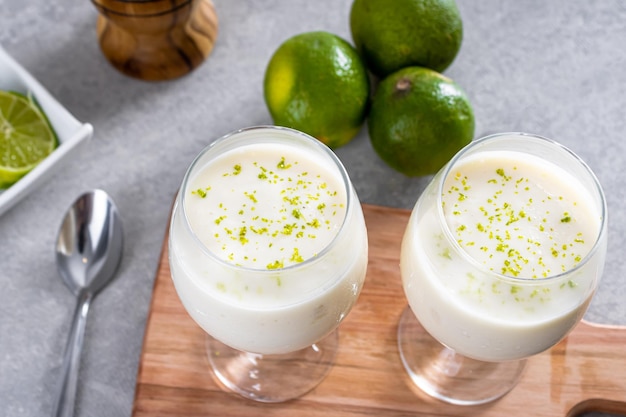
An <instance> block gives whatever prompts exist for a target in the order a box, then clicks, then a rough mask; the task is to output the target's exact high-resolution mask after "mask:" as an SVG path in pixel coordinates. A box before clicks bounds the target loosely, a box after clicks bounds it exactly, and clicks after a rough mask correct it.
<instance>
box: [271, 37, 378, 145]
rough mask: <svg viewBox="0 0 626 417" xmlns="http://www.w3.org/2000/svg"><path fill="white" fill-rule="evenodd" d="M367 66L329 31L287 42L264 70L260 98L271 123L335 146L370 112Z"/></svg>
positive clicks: (343, 140)
mask: <svg viewBox="0 0 626 417" xmlns="http://www.w3.org/2000/svg"><path fill="white" fill-rule="evenodd" d="M369 92H370V84H369V78H368V75H367V69H366V68H365V65H364V64H363V61H362V60H361V57H360V56H359V55H358V53H357V52H356V50H355V49H354V47H353V46H352V45H350V44H349V43H348V42H347V41H345V40H344V39H342V38H340V37H339V36H336V35H333V34H331V33H328V32H321V31H320V32H307V33H302V34H299V35H296V36H294V37H292V38H289V39H288V40H286V41H285V42H284V43H283V44H281V45H280V46H279V48H278V49H277V50H276V51H275V52H274V54H273V56H272V58H271V59H270V62H269V64H268V66H267V69H266V71H265V80H264V97H265V102H266V104H267V107H268V110H269V112H270V114H271V116H272V118H273V120H274V124H276V125H281V126H287V127H291V128H293V129H297V130H300V131H302V132H305V133H308V134H309V135H311V136H313V137H315V138H317V139H319V140H320V141H321V142H323V143H325V144H326V145H328V146H330V147H331V148H337V147H339V146H342V145H344V144H346V143H347V142H349V141H350V140H351V139H352V138H353V137H354V136H356V134H357V133H358V131H359V130H360V128H361V126H362V125H363V122H364V120H365V116H366V114H367V110H368V104H369Z"/></svg>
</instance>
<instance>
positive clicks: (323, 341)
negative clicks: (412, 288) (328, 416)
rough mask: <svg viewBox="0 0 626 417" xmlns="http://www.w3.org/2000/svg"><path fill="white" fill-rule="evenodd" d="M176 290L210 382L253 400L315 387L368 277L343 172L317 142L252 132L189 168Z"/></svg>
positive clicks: (362, 237) (356, 212)
mask: <svg viewBox="0 0 626 417" xmlns="http://www.w3.org/2000/svg"><path fill="white" fill-rule="evenodd" d="M169 256H170V258H169V260H170V267H171V273H172V279H173V282H174V285H175V288H176V291H177V293H178V296H179V298H180V300H181V301H182V303H183V305H184V307H185V309H186V310H187V312H188V313H189V315H190V316H191V317H192V318H193V319H194V320H195V321H196V323H198V325H199V326H200V327H202V329H204V330H205V331H206V333H207V334H208V336H207V337H208V339H207V340H208V341H207V351H208V358H209V362H210V365H211V368H212V371H213V374H214V376H215V377H216V378H217V379H218V380H219V381H220V382H221V383H222V384H223V385H225V386H226V387H227V388H229V389H231V390H232V391H234V392H236V393H238V394H240V395H242V396H244V397H246V398H249V399H252V400H256V401H261V402H282V401H286V400H289V399H292V398H296V397H299V396H301V395H303V394H304V393H306V392H308V391H310V390H311V389H312V388H314V387H315V386H316V385H317V384H319V383H320V382H321V381H322V380H323V379H324V377H325V376H326V375H327V373H328V372H329V370H330V369H331V367H332V364H333V360H334V357H335V352H336V350H337V348H338V336H337V331H336V329H337V327H338V326H339V324H340V323H341V322H342V320H343V319H344V318H345V317H346V315H347V314H348V313H349V311H350V310H351V308H352V306H353V305H354V303H355V302H356V300H357V298H358V296H359V294H360V291H361V288H362V286H363V282H364V279H365V273H366V269H367V260H368V242H367V231H366V227H365V221H364V218H363V212H362V209H361V205H360V203H359V200H358V197H357V195H356V192H355V190H354V187H353V186H352V183H351V182H350V179H349V177H348V174H347V173H346V170H345V168H344V167H343V165H342V164H341V162H340V161H339V159H338V158H337V156H336V155H335V154H334V153H333V152H332V151H331V150H330V149H329V148H328V147H326V146H325V145H324V144H322V143H321V142H319V141H318V140H316V139H314V138H312V137H310V136H308V135H306V134H304V133H302V132H299V131H296V130H292V129H288V128H281V127H274V126H259V127H252V128H247V129H242V130H239V131H236V132H233V133H230V134H228V135H226V136H224V137H222V138H220V139H218V140H216V141H214V142H213V143H212V144H210V145H209V146H208V147H207V148H205V149H204V150H203V151H202V152H201V153H200V155H198V157H197V158H196V159H195V160H194V161H193V163H192V164H191V166H190V167H189V169H188V171H187V173H186V174H185V177H184V179H183V182H182V186H181V188H180V190H179V194H178V196H177V199H176V203H175V205H174V210H173V214H172V220H171V226H170V235H169Z"/></svg>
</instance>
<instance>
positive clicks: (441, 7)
mask: <svg viewBox="0 0 626 417" xmlns="http://www.w3.org/2000/svg"><path fill="white" fill-rule="evenodd" d="M350 29H351V31H352V39H353V40H354V43H355V45H356V48H357V50H358V51H359V53H360V54H361V55H362V56H363V58H364V60H365V63H366V65H367V67H368V68H369V69H370V71H372V73H374V74H375V75H377V76H379V77H380V78H384V77H385V76H387V75H389V74H391V73H392V72H395V71H397V70H399V69H401V68H405V67H409V66H421V67H427V68H430V69H433V70H435V71H438V72H443V71H444V70H445V69H446V68H447V67H448V66H449V65H450V64H451V63H452V61H453V60H454V58H455V57H456V55H457V53H458V51H459V49H460V48H461V41H462V39H463V22H462V20H461V15H460V13H459V10H458V8H457V6H456V2H455V1H454V0H393V1H389V0H354V2H353V3H352V8H351V10H350Z"/></svg>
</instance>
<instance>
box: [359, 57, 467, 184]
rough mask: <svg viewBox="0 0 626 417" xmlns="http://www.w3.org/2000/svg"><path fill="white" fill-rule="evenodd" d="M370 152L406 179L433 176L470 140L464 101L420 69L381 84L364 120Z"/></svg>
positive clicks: (451, 85)
mask: <svg viewBox="0 0 626 417" xmlns="http://www.w3.org/2000/svg"><path fill="white" fill-rule="evenodd" d="M368 129H369V135H370V140H371V142H372V146H373V147H374V150H375V151H376V153H378V155H379V156H380V157H381V158H382V159H383V160H384V161H385V162H386V163H387V164H389V165H390V166H391V167H392V168H394V169H396V170H397V171H400V172H402V173H403V174H405V175H408V176H422V175H429V174H434V173H435V172H437V171H438V170H439V169H440V168H441V167H443V166H444V165H445V164H446V163H447V162H448V161H449V160H450V159H451V158H452V156H454V154H455V153H456V152H457V151H459V150H460V149H461V148H462V147H463V146H465V145H467V144H468V143H469V142H470V141H471V140H472V138H473V136H474V112H473V110H472V107H471V105H470V102H469V99H468V97H467V96H466V94H465V93H464V92H463V91H462V90H461V88H460V87H459V86H458V85H457V84H456V83H455V82H454V81H452V80H451V79H449V78H448V77H445V76H443V75H441V74H439V73H438V72H436V71H433V70H430V69H427V68H422V67H408V68H404V69H401V70H400V71H397V72H395V73H393V74H391V75H390V76H389V77H387V78H385V79H384V80H383V81H382V82H381V83H380V84H379V86H378V89H377V91H376V94H375V95H374V98H373V100H372V107H371V109H370V114H369V119H368Z"/></svg>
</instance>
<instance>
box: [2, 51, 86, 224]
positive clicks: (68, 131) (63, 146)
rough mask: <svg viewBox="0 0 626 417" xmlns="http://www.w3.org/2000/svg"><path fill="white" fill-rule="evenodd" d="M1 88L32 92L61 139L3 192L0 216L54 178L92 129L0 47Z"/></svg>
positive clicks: (24, 92)
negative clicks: (37, 162) (57, 170)
mask: <svg viewBox="0 0 626 417" xmlns="http://www.w3.org/2000/svg"><path fill="white" fill-rule="evenodd" d="M0 89H2V90H13V91H17V92H20V93H23V94H27V93H29V92H30V93H31V94H33V96H34V97H35V99H36V100H37V102H38V103H39V104H40V105H41V107H42V108H43V110H44V112H45V113H46V116H48V119H49V120H50V123H51V124H52V127H53V128H54V130H55V131H56V134H57V136H58V138H59V146H58V147H57V148H56V149H55V150H54V152H52V153H51V154H50V155H49V156H48V157H47V158H46V159H44V160H43V161H42V162H41V163H40V164H39V165H37V166H36V167H35V168H34V169H33V170H32V171H31V172H29V173H28V174H26V175H25V176H24V177H23V178H22V179H20V180H19V181H18V182H17V183H15V184H13V185H12V186H11V187H9V188H7V189H5V190H0V216H1V215H2V214H4V213H5V212H6V211H7V210H8V209H10V208H11V207H12V206H13V205H15V204H16V203H17V202H18V201H20V200H21V199H22V198H24V197H25V196H26V195H27V194H28V193H29V192H31V191H32V190H33V189H35V188H36V187H38V186H40V185H41V184H42V183H43V182H44V181H45V180H47V179H48V178H50V177H51V173H52V172H53V171H54V170H55V169H57V168H58V167H59V166H61V165H62V164H63V162H64V161H66V160H67V159H68V158H69V157H70V156H71V155H72V154H73V153H75V152H76V150H77V149H78V148H79V146H80V145H82V144H84V143H86V142H88V141H89V139H90V138H91V136H92V134H93V127H92V126H91V125H90V124H89V123H81V122H79V121H78V120H76V118H75V117H74V116H72V115H71V114H70V112H69V111H67V109H65V107H63V105H62V104H61V103H59V102H58V101H57V100H56V99H55V98H54V97H53V96H52V95H51V94H50V93H49V92H48V91H47V90H46V89H45V87H43V86H42V85H41V84H40V83H39V82H38V81H37V80H36V79H35V78H34V77H33V76H32V75H30V74H29V73H28V71H26V70H25V69H24V68H23V67H22V66H21V65H20V64H18V63H17V62H16V61H15V60H14V59H13V58H12V57H11V56H10V55H9V54H8V53H6V51H5V50H4V49H3V48H2V46H0Z"/></svg>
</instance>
